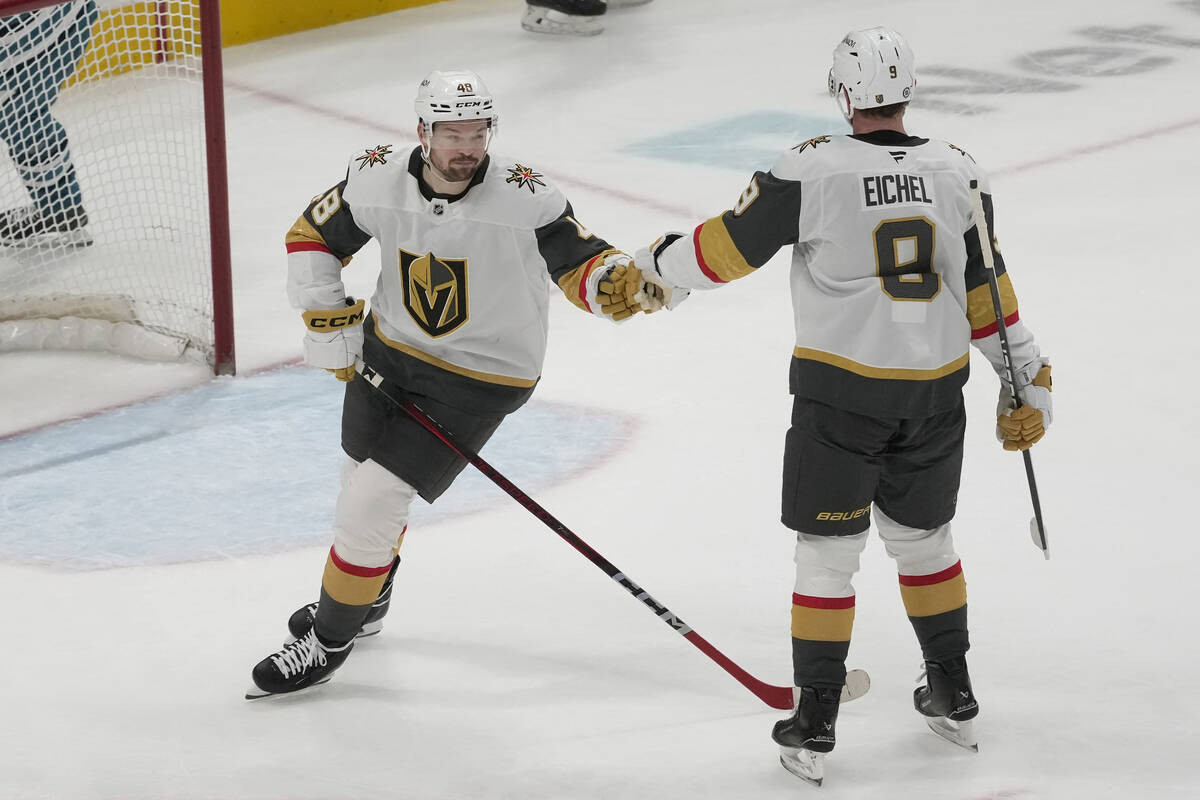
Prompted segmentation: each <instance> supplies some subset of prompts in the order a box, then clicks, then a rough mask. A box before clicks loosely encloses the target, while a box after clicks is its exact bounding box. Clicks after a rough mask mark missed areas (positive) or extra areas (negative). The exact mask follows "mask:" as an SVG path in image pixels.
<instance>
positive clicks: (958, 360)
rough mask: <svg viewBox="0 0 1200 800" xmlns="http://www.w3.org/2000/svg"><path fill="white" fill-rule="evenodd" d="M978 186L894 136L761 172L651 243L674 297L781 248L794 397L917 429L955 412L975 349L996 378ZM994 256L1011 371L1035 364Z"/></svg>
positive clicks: (787, 160)
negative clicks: (786, 271) (719, 208)
mask: <svg viewBox="0 0 1200 800" xmlns="http://www.w3.org/2000/svg"><path fill="white" fill-rule="evenodd" d="M971 180H978V181H979V184H980V187H981V189H982V191H983V193H984V206H985V213H986V216H987V218H988V221H989V228H991V229H992V230H994V228H992V226H991V220H992V204H991V197H990V195H989V194H988V192H989V189H988V182H987V176H986V175H985V174H984V173H983V171H982V170H980V169H979V168H978V166H977V165H976V164H975V162H974V160H973V159H972V158H971V157H970V156H969V155H967V153H965V152H964V151H963V150H961V149H959V148H957V147H955V146H954V145H951V144H948V143H946V142H940V141H931V140H928V139H920V138H916V137H912V136H908V135H906V134H903V133H900V132H897V131H881V132H876V133H871V134H863V135H858V136H819V137H817V138H815V139H810V140H808V141H806V142H802V143H801V144H799V145H796V146H795V147H793V148H791V149H790V150H788V151H786V152H785V153H783V155H781V156H780V157H779V159H778V160H777V161H776V163H775V165H774V166H773V167H772V168H771V171H770V172H766V173H764V172H758V173H756V174H755V176H754V178H753V179H752V180H751V182H750V186H749V187H748V188H747V189H746V190H745V192H743V193H742V196H741V198H740V199H739V200H738V203H737V204H736V205H735V206H734V208H733V209H732V210H730V211H726V212H724V213H723V214H721V215H720V216H717V217H714V218H712V219H710V220H708V221H706V222H704V223H702V224H701V225H699V226H698V227H697V228H696V229H695V230H694V231H693V232H692V234H691V236H686V235H681V234H669V235H667V236H666V237H664V238H663V239H660V240H659V242H657V243H656V246H655V248H654V255H655V261H656V266H657V268H658V270H659V272H660V273H661V274H662V275H663V277H664V279H665V280H667V281H668V282H670V283H673V284H675V285H676V286H683V287H688V288H692V289H711V288H715V287H717V286H720V285H722V284H724V283H726V282H728V281H731V280H734V279H736V278H739V277H742V276H745V275H748V274H750V273H752V272H754V271H755V270H756V269H757V268H758V267H760V266H761V265H763V264H765V263H766V262H767V261H768V260H769V259H770V258H771V257H772V256H773V255H774V254H775V253H776V252H777V251H778V250H779V248H780V247H782V246H784V245H789V244H790V245H792V246H793V247H792V269H791V292H792V303H793V309H794V312H795V329H796V340H795V349H794V351H793V356H794V358H793V360H792V372H791V390H792V392H793V393H794V394H797V395H800V396H803V397H809V398H812V399H814V400H818V401H821V402H824V403H828V404H830V405H834V406H837V407H839V408H845V409H847V410H850V411H855V412H858V413H863V414H872V415H877V416H892V417H923V416H927V415H930V414H934V413H938V412H940V411H945V410H948V409H950V408H952V407H953V406H954V405H955V404H957V403H958V402H960V401H961V389H962V385H963V384H964V383H965V382H966V379H967V375H968V363H969V358H968V350H969V347H968V345H969V344H970V343H971V342H974V343H975V344H976V345H977V346H979V347H980V348H981V350H982V351H983V352H984V353H985V354H986V355H987V356H988V358H989V360H990V361H991V362H992V364H993V366H995V367H996V368H997V371H1000V369H1001V368H1002V360H1001V356H1000V348H999V342H998V336H997V323H996V315H995V311H994V306H993V303H992V299H991V294H990V289H989V287H988V282H987V274H986V271H985V269H986V268H985V266H984V262H983V258H982V252H981V250H980V246H979V239H978V236H977V234H976V232H975V222H974V220H973V218H972V213H971V207H972V204H971V198H970V193H969V188H968V187H969V185H970V181H971ZM993 253H994V256H995V264H996V271H997V276H998V283H999V287H1000V293H1001V299H1002V306H1003V313H1004V315H1005V321H1006V323H1007V326H1008V336H1009V340H1010V345H1011V347H1012V352H1013V357H1014V363H1015V364H1016V365H1017V366H1018V367H1019V366H1021V365H1022V364H1026V363H1029V362H1032V361H1033V360H1034V359H1036V357H1037V355H1038V352H1037V347H1036V345H1035V344H1034V343H1033V337H1032V335H1031V334H1030V333H1029V331H1028V329H1027V328H1025V326H1024V325H1022V324H1021V323H1020V316H1019V314H1018V311H1017V301H1016V296H1015V295H1014V293H1013V290H1012V285H1011V283H1010V281H1009V277H1008V274H1007V272H1006V271H1005V267H1004V260H1003V258H1002V257H1001V256H1000V254H999V252H998V251H997V250H996V249H995V246H994V239H993Z"/></svg>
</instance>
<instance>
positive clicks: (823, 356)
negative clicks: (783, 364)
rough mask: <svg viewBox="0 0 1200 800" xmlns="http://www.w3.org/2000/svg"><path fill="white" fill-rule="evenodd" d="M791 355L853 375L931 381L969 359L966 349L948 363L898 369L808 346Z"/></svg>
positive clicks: (965, 363) (963, 364)
mask: <svg viewBox="0 0 1200 800" xmlns="http://www.w3.org/2000/svg"><path fill="white" fill-rule="evenodd" d="M792 355H794V356H795V357H796V358H805V359H808V360H809V361H819V362H821V363H822V364H829V365H830V366H833V367H838V368H839V369H844V370H846V371H847V372H853V373H854V374H855V375H861V376H863V377H864V378H883V379H885V380H892V381H932V380H936V379H938V378H944V377H946V376H947V375H949V374H951V373H954V372H958V371H959V370H960V369H962V368H963V367H965V366H967V364H968V363H970V360H971V353H970V352H969V351H968V352H966V353H963V355H962V357H961V358H956V359H954V360H953V361H951V362H950V363H949V364H943V365H942V366H940V367H937V368H935V369H903V368H900V369H898V368H891V367H870V366H867V365H866V364H860V363H858V362H857V361H852V360H851V359H849V358H846V357H845V356H839V355H835V354H833V353H826V352H823V351H821V350H812V349H810V348H808V347H797V348H796V349H795V350H793V351H792Z"/></svg>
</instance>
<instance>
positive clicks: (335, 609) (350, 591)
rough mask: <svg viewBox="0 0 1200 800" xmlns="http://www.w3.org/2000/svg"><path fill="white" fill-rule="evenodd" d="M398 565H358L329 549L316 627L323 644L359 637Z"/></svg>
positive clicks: (347, 640) (390, 563) (393, 562)
mask: <svg viewBox="0 0 1200 800" xmlns="http://www.w3.org/2000/svg"><path fill="white" fill-rule="evenodd" d="M395 563H396V559H393V560H392V561H391V562H389V563H387V564H385V565H384V566H382V567H362V566H357V565H355V564H351V563H349V562H347V561H343V560H342V559H341V558H339V557H338V554H337V552H336V551H335V550H334V549H333V548H332V547H331V548H329V558H328V559H327V560H326V561H325V574H324V576H323V577H322V578H321V599H320V602H319V603H318V604H317V618H316V621H315V623H314V625H313V627H314V628H315V629H316V632H317V636H318V637H319V638H320V639H321V641H322V642H323V643H325V642H327V643H330V644H334V645H337V644H341V643H344V642H349V641H350V640H352V639H353V638H354V637H355V635H357V633H358V630H359V628H361V627H362V624H363V620H365V619H366V617H367V613H368V612H369V611H370V610H371V605H372V604H373V603H374V602H375V600H376V599H377V598H378V597H379V594H380V592H381V591H382V589H383V586H384V582H385V581H386V580H387V578H388V575H389V574H390V573H391V571H392V569H393V567H394V566H395Z"/></svg>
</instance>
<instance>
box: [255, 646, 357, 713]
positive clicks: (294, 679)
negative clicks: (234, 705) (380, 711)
mask: <svg viewBox="0 0 1200 800" xmlns="http://www.w3.org/2000/svg"><path fill="white" fill-rule="evenodd" d="M353 647H354V643H353V642H347V643H346V644H344V645H341V646H340V647H327V646H326V645H325V644H323V643H322V642H321V640H320V639H318V638H317V633H316V631H314V630H311V629H310V630H309V631H308V633H307V634H305V635H304V636H303V637H301V638H299V639H297V640H296V641H294V642H292V643H291V644H288V645H285V646H284V647H283V649H282V650H280V651H279V652H277V653H273V654H271V655H269V656H267V657H266V658H264V659H263V660H262V661H260V662H258V664H256V665H255V667H254V670H253V672H252V673H251V677H252V678H253V680H254V683H253V685H252V686H251V687H250V688H249V689H247V690H246V699H247V700H257V699H259V698H260V697H268V696H270V695H277V694H289V693H291V692H298V691H300V690H302V689H308V688H311V687H313V686H318V685H320V684H322V683H325V682H326V681H328V680H329V679H330V678H331V677H332V676H333V672H334V670H336V669H337V668H338V667H340V666H341V665H342V663H343V662H345V660H346V657H347V656H349V655H350V650H351V649H353Z"/></svg>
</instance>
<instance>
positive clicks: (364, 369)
mask: <svg viewBox="0 0 1200 800" xmlns="http://www.w3.org/2000/svg"><path fill="white" fill-rule="evenodd" d="M358 373H359V374H360V375H361V376H362V377H363V378H365V379H366V381H367V383H369V384H371V385H372V386H374V387H375V388H376V389H378V390H379V391H380V392H381V393H382V394H383V395H384V396H385V397H387V398H388V399H389V400H391V401H392V402H393V403H395V404H396V405H397V406H399V407H400V408H402V409H404V411H406V412H407V413H408V415H409V416H411V417H412V418H413V419H414V420H416V421H417V422H418V423H420V424H421V426H422V427H424V428H425V429H426V430H427V431H429V432H430V433H432V434H433V435H434V436H436V437H437V438H438V439H440V440H441V441H442V443H443V444H444V445H446V446H447V447H449V448H450V449H451V450H453V451H454V452H456V453H458V454H459V455H460V456H462V457H463V458H465V459H466V460H467V461H469V462H471V463H472V464H473V465H475V468H476V469H478V470H479V471H480V472H482V473H483V474H484V475H485V476H487V477H488V479H490V480H491V481H492V483H494V484H496V485H497V486H499V487H500V488H501V489H503V490H504V491H505V492H507V493H508V494H509V496H510V497H512V498H513V499H514V500H516V501H517V502H518V503H520V504H521V505H522V506H524V507H525V509H526V510H527V511H529V512H530V513H531V514H533V515H534V516H535V517H537V518H538V519H540V520H541V521H542V522H543V523H545V524H546V527H548V528H549V529H550V530H552V531H554V532H555V533H557V534H558V535H559V536H561V537H562V538H563V539H564V540H566V542H567V544H569V545H571V546H572V547H574V548H575V549H576V550H578V551H579V552H580V553H582V554H583V555H584V556H585V557H586V558H587V560H588V561H591V562H592V563H593V564H595V565H596V566H597V567H599V568H600V569H602V570H604V573H605V574H606V575H608V577H610V578H612V579H613V580H614V581H616V582H617V583H619V584H620V585H621V587H622V588H624V589H625V591H627V592H629V593H630V594H631V595H633V596H634V597H635V598H636V599H638V600H640V601H641V602H642V603H644V604H645V605H646V607H647V608H649V609H650V610H651V611H652V612H653V613H654V615H655V616H656V617H658V618H659V619H661V620H662V621H663V622H665V623H667V624H668V625H670V626H671V628H672V629H673V630H674V631H675V632H676V633H678V634H680V635H681V636H683V638H685V639H687V640H688V641H689V642H691V643H692V644H694V645H695V646H696V647H697V648H699V649H700V652H702V653H704V655H706V656H708V657H709V658H711V659H712V660H713V661H715V662H717V664H719V665H720V667H721V668H722V669H723V670H725V671H726V672H728V673H729V674H730V675H732V676H733V677H734V678H736V679H737V682H738V683H740V684H742V686H745V687H746V688H747V689H749V690H750V691H751V692H753V693H754V696H755V697H757V698H758V699H759V700H762V701H763V702H764V703H766V704H767V705H768V706H770V707H771V708H778V709H782V710H787V711H790V710H791V709H792V708H793V707H794V705H793V701H792V687H790V686H772V685H771V684H769V683H763V682H762V681H760V680H759V679H758V678H755V677H754V676H753V675H751V674H750V673H749V672H746V670H744V669H742V668H741V667H739V666H738V665H737V664H735V663H733V662H732V661H730V660H729V658H728V657H727V656H726V655H725V654H724V653H722V652H721V651H720V650H718V649H717V648H715V647H713V646H712V645H711V644H709V643H708V640H707V639H705V638H704V637H703V636H701V635H700V634H698V633H696V632H695V631H694V630H692V629H691V628H690V627H689V626H688V625H686V624H685V623H684V621H683V620H681V619H680V618H679V617H677V616H675V614H674V613H673V612H672V611H671V610H670V609H668V608H667V607H666V606H664V605H663V604H662V603H660V602H658V601H657V600H655V599H654V598H653V597H651V596H650V594H649V592H646V591H645V590H643V589H642V587H640V586H638V585H637V584H636V583H634V582H633V581H632V580H630V579H629V577H628V576H627V575H626V574H625V573H623V572H621V571H620V570H619V569H617V568H616V566H615V565H614V564H613V563H612V562H611V561H609V560H608V559H606V558H605V557H604V556H602V555H600V554H599V553H597V552H596V551H595V550H593V549H592V548H591V547H590V546H588V544H587V542H585V541H583V540H582V539H580V538H579V537H578V536H576V535H575V534H574V533H573V532H572V531H571V529H570V528H568V527H567V526H566V525H564V524H562V523H561V522H559V521H558V520H557V519H555V517H554V515H553V514H551V513H550V512H549V511H547V510H546V509H544V508H542V507H541V506H540V505H538V504H537V502H535V501H534V500H533V498H531V497H530V496H529V495H527V494H525V493H524V492H523V491H521V490H520V489H518V488H517V487H516V486H515V485H513V482H512V481H510V480H509V479H508V478H506V477H504V476H503V475H501V474H500V473H499V472H497V471H496V469H495V468H494V467H493V466H492V465H491V464H489V463H488V462H486V461H484V460H483V459H482V458H481V457H480V456H479V454H478V453H475V452H472V451H471V450H469V449H467V448H466V447H463V446H462V445H460V444H458V443H457V442H456V441H455V440H454V436H453V435H452V434H451V433H450V432H449V431H447V430H446V429H445V428H443V427H442V426H441V425H440V424H439V423H438V422H437V420H434V419H432V418H431V417H430V416H429V415H428V414H426V413H425V412H424V411H422V410H421V408H420V407H419V406H417V405H416V403H414V402H413V401H412V399H411V398H409V397H408V396H407V395H406V394H404V393H403V392H402V391H397V390H395V389H394V388H392V387H391V386H387V385H385V384H384V382H383V376H382V375H380V374H379V373H378V372H376V371H375V370H373V369H371V367H369V366H367V365H366V364H364V363H363V362H362V361H359V362H358ZM862 691H865V689H863V690H862ZM849 694H850V695H851V696H849V697H848V696H846V694H843V701H845V700H847V699H853V698H854V697H857V696H858V695H859V694H861V692H855V690H854V689H850V692H849Z"/></svg>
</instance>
